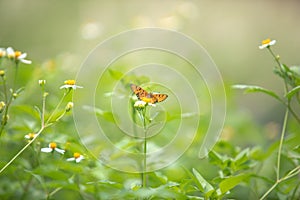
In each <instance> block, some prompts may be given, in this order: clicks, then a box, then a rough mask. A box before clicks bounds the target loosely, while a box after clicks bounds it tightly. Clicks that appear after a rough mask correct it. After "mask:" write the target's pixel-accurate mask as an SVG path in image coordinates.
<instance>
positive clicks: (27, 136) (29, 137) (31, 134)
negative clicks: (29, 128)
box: [24, 133, 36, 140]
mask: <svg viewBox="0 0 300 200" xmlns="http://www.w3.org/2000/svg"><path fill="white" fill-rule="evenodd" d="M35 137H36V134H35V133H28V134H27V135H25V136H24V138H25V139H28V140H32V139H34V138H35Z"/></svg>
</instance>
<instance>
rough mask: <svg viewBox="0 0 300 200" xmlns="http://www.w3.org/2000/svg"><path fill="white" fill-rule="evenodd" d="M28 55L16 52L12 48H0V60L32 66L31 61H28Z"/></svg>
mask: <svg viewBox="0 0 300 200" xmlns="http://www.w3.org/2000/svg"><path fill="white" fill-rule="evenodd" d="M26 57H27V53H23V52H21V51H15V50H14V49H13V48H12V47H8V48H7V49H5V48H0V58H8V59H11V60H13V61H15V62H16V63H19V62H21V63H24V64H31V63H32V62H31V60H26V59H25V58H26Z"/></svg>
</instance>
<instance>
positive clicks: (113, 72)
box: [108, 69, 124, 80]
mask: <svg viewBox="0 0 300 200" xmlns="http://www.w3.org/2000/svg"><path fill="white" fill-rule="evenodd" d="M108 72H109V74H110V75H111V76H112V77H113V78H114V79H115V80H120V79H121V78H122V77H123V76H124V74H123V73H122V72H120V71H116V70H112V69H109V70H108Z"/></svg>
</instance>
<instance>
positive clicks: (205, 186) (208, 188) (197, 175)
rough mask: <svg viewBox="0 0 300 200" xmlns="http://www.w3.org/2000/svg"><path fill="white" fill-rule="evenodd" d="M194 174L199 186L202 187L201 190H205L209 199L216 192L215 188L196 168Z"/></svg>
mask: <svg viewBox="0 0 300 200" xmlns="http://www.w3.org/2000/svg"><path fill="white" fill-rule="evenodd" d="M193 174H194V175H195V178H196V180H197V182H196V183H197V185H198V186H200V187H201V189H202V190H203V192H204V194H205V196H207V197H209V196H210V195H211V194H212V193H213V192H214V188H213V186H212V185H211V184H209V182H207V181H206V180H205V179H204V178H203V177H202V176H201V174H200V173H199V172H198V171H197V170H196V169H194V168H193ZM199 189H200V188H199Z"/></svg>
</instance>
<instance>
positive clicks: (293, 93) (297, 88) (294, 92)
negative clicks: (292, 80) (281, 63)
mask: <svg viewBox="0 0 300 200" xmlns="http://www.w3.org/2000/svg"><path fill="white" fill-rule="evenodd" d="M299 90H300V85H299V86H297V87H294V88H293V89H291V90H290V91H289V92H288V93H287V94H286V95H285V97H286V98H288V99H291V98H292V97H293V96H294V95H295V94H297V93H298V92H299Z"/></svg>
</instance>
